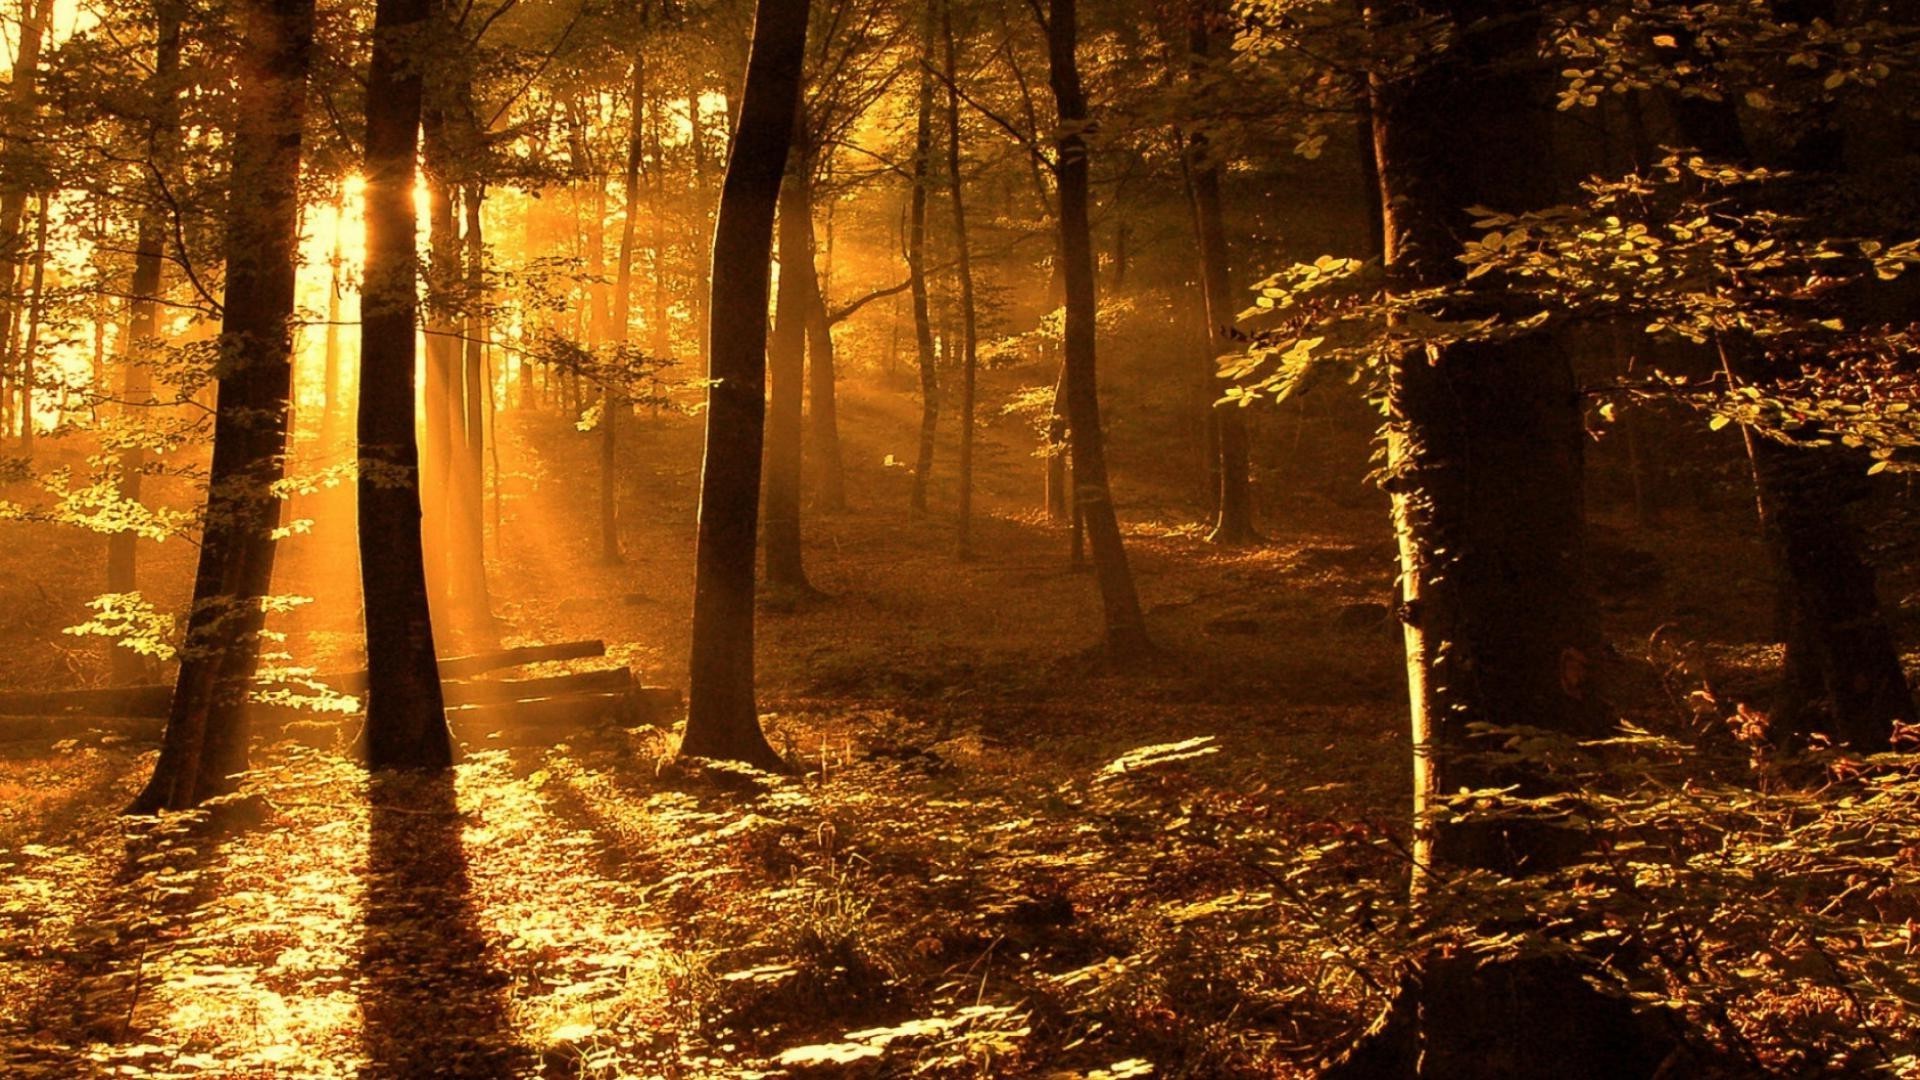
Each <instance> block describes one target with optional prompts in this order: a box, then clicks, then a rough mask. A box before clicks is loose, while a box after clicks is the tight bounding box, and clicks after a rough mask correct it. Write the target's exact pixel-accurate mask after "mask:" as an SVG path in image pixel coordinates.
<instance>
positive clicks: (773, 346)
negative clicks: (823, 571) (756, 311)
mask: <svg viewBox="0 0 1920 1080" xmlns="http://www.w3.org/2000/svg"><path fill="white" fill-rule="evenodd" d="M794 127H795V129H796V138H798V137H799V134H798V133H799V131H800V130H801V129H802V125H801V124H800V122H799V121H798V120H796V121H795V123H794ZM793 152H794V155H795V156H796V157H802V158H804V155H803V154H801V153H800V151H799V148H798V147H797V146H796V147H794V148H793ZM802 165H803V162H794V163H793V165H792V167H790V168H788V169H787V178H786V182H785V183H784V184H783V185H781V188H780V198H779V207H780V210H779V230H780V284H779V290H778V293H777V295H776V296H775V299H774V303H773V338H772V340H770V341H769V342H768V343H767V378H768V380H769V386H768V394H767V465H766V468H767V478H766V493H765V495H764V496H763V498H764V500H765V511H764V512H765V514H766V521H764V522H763V523H762V524H761V527H760V532H761V540H762V542H763V543H764V544H765V545H766V549H767V551H766V559H767V587H768V589H769V590H778V591H779V592H781V593H784V594H786V595H787V596H788V597H789V598H793V597H803V596H806V595H807V594H809V593H811V592H813V591H814V589H813V585H812V583H811V582H809V581H808V580H807V571H806V565H805V560H804V558H803V557H802V544H801V535H800V533H801V530H800V478H801V465H802V461H801V458H802V455H803V453H804V449H803V437H802V434H803V433H802V430H801V395H802V393H803V391H804V386H803V383H804V381H805V378H806V372H805V367H804V365H805V363H806V354H805V350H806V332H807V327H806V320H807V308H808V306H809V303H808V301H809V300H810V299H811V295H810V293H809V291H808V289H807V283H806V279H807V275H806V271H804V270H803V269H802V268H801V267H802V265H803V264H804V263H806V262H807V261H808V260H810V259H811V258H812V257H813V253H812V251H811V249H810V248H809V247H808V244H807V235H808V231H809V229H810V224H809V222H808V220H807V197H806V184H805V181H804V179H803V176H804V174H803V173H802V171H801V168H802Z"/></svg>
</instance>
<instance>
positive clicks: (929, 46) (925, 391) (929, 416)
mask: <svg viewBox="0 0 1920 1080" xmlns="http://www.w3.org/2000/svg"><path fill="white" fill-rule="evenodd" d="M923 29H924V34H923V36H922V37H921V39H920V40H921V47H920V92H919V97H918V102H919V104H918V106H917V107H916V109H915V111H914V128H913V192H912V194H911V195H910V196H909V200H910V201H909V203H908V207H907V277H908V279H909V281H910V282H911V285H910V288H911V290H912V294H913V341H914V349H915V352H914V355H915V356H916V357H917V358H918V360H919V368H920V445H919V449H918V451H917V452H916V453H915V454H914V459H913V495H912V508H913V510H914V511H915V512H918V513H924V512H925V511H926V509H927V480H928V478H929V477H930V476H931V475H932V473H933V437H934V434H935V432H936V431H937V430H938V427H939V421H940V369H939V368H938V367H936V366H935V364H934V355H933V319H932V316H931V314H930V312H929V308H928V296H927V185H928V178H927V174H928V172H929V170H930V169H931V167H932V163H933V7H932V0H928V7H927V16H926V21H925V23H924V24H923Z"/></svg>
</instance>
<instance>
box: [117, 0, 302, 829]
mask: <svg viewBox="0 0 1920 1080" xmlns="http://www.w3.org/2000/svg"><path fill="white" fill-rule="evenodd" d="M243 18H244V20H245V22H244V40H245V42H246V44H247V48H246V50H245V51H244V52H243V53H242V54H241V56H240V57H239V64H238V67H239V71H238V75H237V78H236V80H235V81H236V88H237V94H238V102H237V104H238V107H237V108H236V110H235V114H234V115H235V116H236V117H237V122H236V126H235V129H234V132H233V173H232V179H231V181H230V183H231V189H232V192H233V195H232V198H231V199H230V200H229V202H228V211H227V213H228V220H227V236H226V257H227V282H226V296H225V298H224V304H223V316H222V319H221V324H220V368H219V376H220V382H219V392H218V393H219V398H218V404H217V406H216V411H215V414H214V434H213V466H212V472H211V476H210V478H209V483H208V488H207V515H206V527H205V531H204V532H203V533H202V535H201V538H200V561H199V569H198V570H197V571H196V573H195V575H194V583H193V606H192V609H191V610H190V611H189V613H188V616H187V635H186V640H185V643H184V645H183V647H182V649H181V655H180V671H179V674H178V677H177V679H176V681H175V684H174V691H173V702H172V706H171V711H170V712H169V713H168V716H167V728H166V734H165V737H164V741H163V742H162V744H161V749H160V759H159V761H158V762H157V763H156V764H155V766H154V771H153V777H152V779H150V780H149V781H148V783H147V786H146V788H145V789H144V790H142V791H141V792H140V794H139V795H138V796H137V797H136V798H135V799H134V801H133V805H132V806H131V807H130V809H131V810H132V811H134V812H137V813H151V812H153V811H155V810H161V809H172V810H177V809H183V808H185V807H189V806H193V805H196V804H198V803H200V802H202V801H203V800H205V799H207V798H208V797H210V796H213V795H218V794H222V793H224V792H226V791H229V790H231V789H232V784H233V782H232V779H231V778H232V776H233V774H235V773H237V772H240V771H241V770H243V769H245V768H246V766H247V725H246V715H247V713H246V710H247V702H246V696H247V687H248V685H249V684H250V683H251V682H252V679H253V675H254V671H255V669H256V667H257V666H258V663H259V656H260V653H259V636H260V629H261V625H262V623H263V622H264V619H265V615H264V611H263V608H262V606H261V598H262V597H263V596H265V595H266V594H267V591H268V589H269V587H270V586H271V584H272V581H273V562H274V552H275V549H276V546H277V545H276V543H275V541H274V537H273V533H274V530H275V529H276V528H277V527H278V526H279V524H280V498H279V495H278V494H277V493H276V492H275V491H274V490H273V485H274V483H275V482H277V481H278V480H280V479H281V477H282V475H283V474H284V472H285V468H286V450H287V430H288V421H289V406H290V400H289V399H290V395H291V393H292V388H293V365H292V356H293V338H292V330H291V325H290V322H289V320H291V319H292V317H293V303H294V273H295V259H296V256H297V254H298V245H299V222H300V201H299V179H300V144H301V125H302V124H303V123H304V121H305V117H306V108H305V103H306V84H307V67H308V61H309V57H310V55H311V53H312V46H313V0H261V2H257V3H252V4H249V5H248V6H247V7H246V8H245V9H244V14H243Z"/></svg>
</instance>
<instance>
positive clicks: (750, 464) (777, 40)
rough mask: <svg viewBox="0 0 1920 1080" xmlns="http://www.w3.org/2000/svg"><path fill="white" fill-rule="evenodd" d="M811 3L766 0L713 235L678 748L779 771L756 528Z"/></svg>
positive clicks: (759, 10) (761, 2) (761, 0)
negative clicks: (771, 292) (767, 694)
mask: <svg viewBox="0 0 1920 1080" xmlns="http://www.w3.org/2000/svg"><path fill="white" fill-rule="evenodd" d="M807 7H808V0H758V3H757V5H756V10H755V14H754V22H753V46H752V50H751V52H750V54H749V57H748V60H747V79H746V88H745V91H744V92H743V93H742V94H741V108H740V121H739V125H738V128H737V131H736V134H735V136H734V141H733V149H732V151H731V152H730V153H729V154H728V158H727V172H726V179H725V180H724V181H723V182H722V184H721V191H720V210H719V215H718V220H717V221H716V223H715V225H714V232H713V263H712V266H713V280H714V281H715V282H721V281H724V282H726V283H727V284H726V287H725V288H724V289H723V288H719V287H716V288H715V289H714V290H713V301H712V308H711V311H712V315H711V330H710V334H711V340H712V342H713V362H712V375H713V378H712V379H711V380H710V381H709V383H708V387H707V445H706V462H705V466H704V468H703V469H702V470H701V474H700V522H699V532H698V537H699V538H698V541H697V543H696V546H695V551H694V563H695V569H694V589H693V649H692V653H691V656H690V658H689V661H688V664H687V731H686V737H685V738H684V739H682V740H681V743H680V753H681V754H683V755H691V756H695V757H712V758H727V759H732V760H737V761H746V762H750V763H752V764H755V765H760V766H763V767H767V768H779V767H781V762H780V758H779V755H777V754H775V753H774V752H773V748H772V747H771V746H768V745H767V739H766V736H765V735H764V734H763V733H762V732H761V730H760V716H759V707H758V705H757V704H756V700H755V695H754V684H753V603H754V580H753V571H754V554H755V549H756V544H755V533H756V531H757V527H758V524H759V521H758V519H759V497H760V455H761V449H762V446H761V442H762V437H763V435H764V431H765V421H766V360H767V356H766V353H767V337H766V333H767V331H766V326H767V279H768V276H769V271H770V269H771V267H770V265H769V264H770V262H771V256H772V250H771V248H772V240H773V217H774V210H775V207H776V206H777V205H778V202H779V197H780V181H781V177H782V175H783V174H784V173H785V171H786V162H787V148H788V145H789V142H790V141H791V139H792V137H793V126H794V125H793V118H794V114H795V112H796V111H797V108H798V105H799V103H800V76H801V69H802V66H803V58H804V53H805V51H806V44H807Z"/></svg>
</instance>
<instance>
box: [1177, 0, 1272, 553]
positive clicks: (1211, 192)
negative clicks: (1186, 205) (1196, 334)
mask: <svg viewBox="0 0 1920 1080" xmlns="http://www.w3.org/2000/svg"><path fill="white" fill-rule="evenodd" d="M1219 17H1220V15H1219V12H1218V11H1217V10H1216V8H1215V6H1214V5H1213V4H1211V3H1205V2H1203V3H1199V4H1197V5H1196V8H1195V10H1194V12H1193V13H1192V15H1191V17H1190V23H1189V26H1188V51H1189V53H1190V54H1191V56H1192V58H1193V61H1194V63H1195V64H1196V65H1204V64H1206V63H1207V61H1208V58H1209V57H1210V56H1211V55H1212V51H1213V23H1214V20H1216V19H1218V18H1219ZM1181 164H1182V166H1183V171H1184V174H1185V176H1186V181H1187V196H1188V198H1189V200H1191V202H1192V204H1193V231H1194V238H1195V239H1196V240H1197V241H1199V248H1200V250H1199V255H1200V292H1201V306H1202V307H1203V308H1204V310H1205V313H1206V319H1207V344H1208V346H1209V351H1208V355H1207V363H1208V366H1209V368H1210V369H1211V367H1212V365H1213V363H1214V361H1215V359H1216V358H1217V357H1220V356H1223V355H1225V354H1227V353H1229V352H1232V351H1233V349H1234V347H1235V343H1234V322H1235V312H1236V311H1237V310H1238V309H1239V306H1240V305H1239V304H1237V303H1236V302H1235V300H1234V296H1233V291H1232V288H1231V286H1230V284H1229V279H1230V276H1231V275H1230V268H1231V265H1232V264H1231V259H1230V258H1229V255H1228V251H1227V232H1226V226H1225V224H1224V220H1223V215H1222V214H1221V209H1220V164H1221V163H1220V161H1219V159H1218V151H1217V150H1216V149H1215V148H1214V146H1213V145H1212V141H1211V140H1210V139H1208V137H1207V134H1206V132H1205V131H1204V130H1200V129H1198V128H1196V129H1195V130H1194V132H1193V133H1192V134H1191V135H1190V136H1188V138H1187V147H1186V156H1185V157H1184V158H1183V159H1182V162H1181ZM1218 385H1219V379H1218V378H1217V376H1216V375H1215V374H1214V373H1213V371H1211V370H1209V371H1208V373H1207V387H1208V389H1209V390H1211V389H1214V388H1215V387H1217V386H1218ZM1214 396H1215V395H1213V394H1209V395H1208V406H1209V409H1210V411H1209V412H1208V414H1207V425H1208V428H1209V429H1210V430H1209V432H1208V435H1209V438H1208V440H1207V441H1208V444H1209V449H1210V450H1211V451H1212V452H1213V454H1214V456H1215V460H1214V461H1213V462H1212V463H1211V464H1212V465H1213V468H1211V469H1209V470H1208V472H1209V473H1211V474H1212V475H1213V476H1214V478H1215V479H1216V483H1217V488H1216V490H1215V491H1214V492H1213V504H1214V519H1213V530H1212V531H1211V532H1210V533H1208V534H1207V539H1208V540H1210V541H1212V542H1213V543H1216V544H1226V545H1238V544H1249V543H1256V542H1258V541H1259V539H1260V534H1259V532H1257V531H1256V530H1255V529H1254V526H1253V488H1252V484H1251V483H1250V481H1249V478H1248V470H1249V467H1250V466H1249V462H1248V440H1247V417H1246V412H1245V411H1244V410H1243V409H1241V408H1239V407H1227V408H1222V407H1219V406H1215V405H1213V403H1212V398H1213V397H1214Z"/></svg>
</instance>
